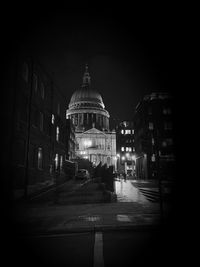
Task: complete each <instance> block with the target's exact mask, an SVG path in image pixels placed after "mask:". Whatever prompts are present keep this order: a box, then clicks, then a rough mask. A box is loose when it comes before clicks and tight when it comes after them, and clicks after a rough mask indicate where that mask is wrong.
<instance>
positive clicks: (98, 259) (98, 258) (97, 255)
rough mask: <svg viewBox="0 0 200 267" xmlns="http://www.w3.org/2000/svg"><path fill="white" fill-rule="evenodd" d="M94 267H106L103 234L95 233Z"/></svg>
mask: <svg viewBox="0 0 200 267" xmlns="http://www.w3.org/2000/svg"><path fill="white" fill-rule="evenodd" d="M93 266H94V267H104V259H103V235H102V232H96V233H95V241H94V265H93Z"/></svg>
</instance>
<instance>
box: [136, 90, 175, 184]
mask: <svg viewBox="0 0 200 267" xmlns="http://www.w3.org/2000/svg"><path fill="white" fill-rule="evenodd" d="M173 114H174V103H173V97H172V96H171V95H170V94H169V93H162V92H156V93H154V92H153V93H151V94H150V95H146V96H145V97H144V98H143V99H142V101H140V102H139V103H138V105H137V106H136V108H135V113H134V128H135V152H136V177H137V178H138V179H158V178H162V179H173V177H174V168H175V149H174V145H175V144H174V119H173Z"/></svg>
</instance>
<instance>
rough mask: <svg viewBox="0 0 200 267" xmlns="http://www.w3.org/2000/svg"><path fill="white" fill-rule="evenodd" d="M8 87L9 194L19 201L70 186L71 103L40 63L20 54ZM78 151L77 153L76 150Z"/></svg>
mask: <svg viewBox="0 0 200 267" xmlns="http://www.w3.org/2000/svg"><path fill="white" fill-rule="evenodd" d="M9 63H10V64H11V66H9V68H8V71H7V77H6V80H8V81H5V82H4V84H5V90H7V95H6V96H7V98H6V99H7V100H8V101H10V105H9V107H10V108H11V111H10V112H7V114H6V117H7V119H8V120H9V124H8V127H7V131H8V132H7V134H8V136H7V139H6V142H7V144H9V145H8V148H7V149H8V151H7V154H6V159H5V164H4V166H5V169H7V170H8V169H9V171H10V175H9V182H7V184H9V186H8V187H9V188H10V189H12V192H14V197H19V196H21V195H25V196H27V195H29V194H31V193H34V192H35V191H37V189H38V188H42V187H45V186H47V185H52V184H54V183H55V175H54V174H55V171H56V172H57V173H59V176H58V175H57V177H58V179H59V181H57V182H61V181H63V180H65V178H66V175H65V172H64V162H65V159H66V158H68V156H67V144H68V141H67V139H66V137H67V135H66V133H67V127H66V100H65V97H64V96H63V95H62V94H61V92H60V91H59V88H58V87H57V86H56V84H55V83H54V81H53V79H52V77H51V76H50V75H49V74H48V73H47V72H46V71H45V70H44V68H43V67H42V66H41V64H39V63H38V62H37V60H36V59H35V58H34V57H31V56H29V54H26V53H20V52H19V53H16V56H15V57H13V58H12V61H10V62H9ZM71 149H73V147H71Z"/></svg>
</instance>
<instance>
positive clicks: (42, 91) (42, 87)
mask: <svg viewBox="0 0 200 267" xmlns="http://www.w3.org/2000/svg"><path fill="white" fill-rule="evenodd" d="M40 90H41V97H42V98H43V99H44V84H43V83H41V88H40Z"/></svg>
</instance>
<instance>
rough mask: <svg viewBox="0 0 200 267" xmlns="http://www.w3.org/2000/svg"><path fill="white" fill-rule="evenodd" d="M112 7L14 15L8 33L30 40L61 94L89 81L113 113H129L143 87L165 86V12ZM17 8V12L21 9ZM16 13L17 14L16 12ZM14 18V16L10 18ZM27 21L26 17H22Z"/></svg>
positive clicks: (145, 90)
mask: <svg viewBox="0 0 200 267" xmlns="http://www.w3.org/2000/svg"><path fill="white" fill-rule="evenodd" d="M135 13H136V12H135V11H134V12H133V11H132V10H131V11H128V9H127V10H126V11H125V10H121V11H120V10H117V11H116V10H115V9H109V8H108V9H103V10H99V9H63V10H62V11H61V9H60V10H58V9H55V10H54V11H51V12H50V11H48V12H47V11H46V12H42V11H41V12H38V13H37V14H36V13H34V12H32V13H31V15H30V14H29V13H24V14H23V16H19V18H18V20H17V22H18V23H17V26H16V25H15V26H14V25H12V23H11V26H12V27H11V29H12V30H13V32H14V34H13V39H15V40H16V41H17V42H20V43H23V44H24V45H25V46H27V45H28V46H29V47H30V48H31V49H32V50H33V52H34V53H35V54H36V55H37V56H38V58H39V61H41V63H42V64H43V65H44V67H45V68H46V69H47V71H48V72H49V73H54V78H55V81H56V83H57V85H58V86H59V88H60V89H61V90H62V92H63V93H64V95H65V96H66V107H67V105H68V103H69V101H70V97H71V95H72V93H73V92H74V90H75V89H78V88H80V85H81V83H82V76H83V72H84V69H85V63H86V62H87V63H88V64H89V72H90V75H91V82H92V87H93V88H94V89H95V90H97V91H98V92H99V93H100V94H101V95H102V98H103V101H104V104H105V106H106V109H107V110H108V111H109V113H110V114H111V116H113V117H114V118H116V119H120V120H123V119H130V118H131V117H132V115H133V110H134V108H135V106H136V105H137V103H138V102H139V101H140V100H141V99H142V98H143V96H144V95H145V94H147V93H151V92H152V91H158V90H160V91H166V90H169V86H170V85H169V82H168V75H169V56H170V49H171V40H170V27H169V25H168V24H167V22H166V20H165V17H164V18H161V17H162V14H161V16H160V18H158V17H155V16H154V14H152V13H150V14H149V15H148V16H147V17H146V14H141V16H135V15H136V14H135ZM20 14H21V13H20ZM15 16H16V15H15ZM13 21H14V19H13ZM24 22H26V23H24Z"/></svg>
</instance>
